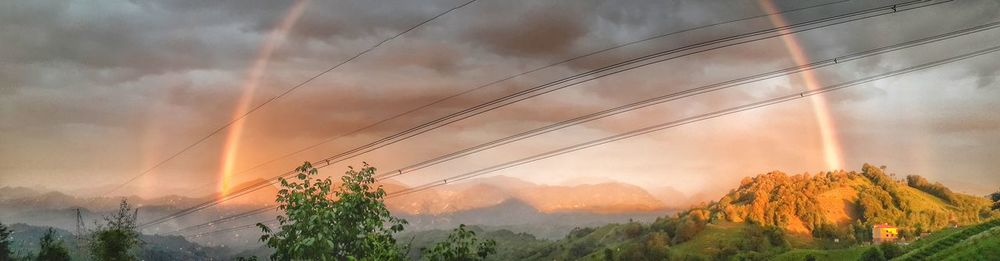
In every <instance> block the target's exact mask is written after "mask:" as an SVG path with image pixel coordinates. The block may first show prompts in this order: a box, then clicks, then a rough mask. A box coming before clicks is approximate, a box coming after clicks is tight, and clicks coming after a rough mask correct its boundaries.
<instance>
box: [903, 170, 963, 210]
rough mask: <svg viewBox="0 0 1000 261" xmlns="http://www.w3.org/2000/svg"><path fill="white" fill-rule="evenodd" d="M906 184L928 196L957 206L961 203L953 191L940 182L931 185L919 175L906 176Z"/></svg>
mask: <svg viewBox="0 0 1000 261" xmlns="http://www.w3.org/2000/svg"><path fill="white" fill-rule="evenodd" d="M906 184H907V185H909V186H910V187H912V188H915V189H919V190H920V191H923V192H927V194H931V195H934V196H936V197H939V198H941V199H943V200H945V201H948V202H949V203H952V204H956V203H960V202H959V201H958V198H957V197H956V196H955V193H954V192H951V189H948V187H945V186H944V185H942V184H941V183H940V182H935V183H933V184H931V183H930V182H928V181H927V179H925V178H924V177H921V176H918V175H909V176H906Z"/></svg>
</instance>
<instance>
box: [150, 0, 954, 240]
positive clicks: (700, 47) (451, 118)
mask: <svg viewBox="0 0 1000 261" xmlns="http://www.w3.org/2000/svg"><path fill="white" fill-rule="evenodd" d="M950 1H951V0H947V1H938V2H933V1H927V0H915V1H909V2H905V3H902V4H895V5H886V6H881V7H876V8H870V9H864V10H861V11H855V12H850V13H845V14H840V15H835V16H831V17H826V18H820V19H817V20H811V21H806V22H801V23H796V24H792V25H787V26H781V27H775V28H770V29H764V30H759V31H754V32H749V33H742V34H737V35H732V36H728V37H724V38H720V39H715V40H710V41H705V42H700V43H697V44H692V45H688V46H684V47H679V48H674V49H670V50H666V51H661V52H657V53H653V54H649V55H645V56H641V57H637V58H633V59H630V60H627V61H623V62H618V63H615V64H612V65H608V66H604V67H601V68H598V69H594V70H591V71H588V72H585V73H581V74H577V75H574V76H571V77H567V78H563V79H561V80H557V81H553V82H550V83H546V84H543V85H539V86H536V87H533V88H530V89H527V90H522V91H519V92H517V93H514V94H511V95H508V96H505V97H502V98H499V99H496V100H492V101H490V102H487V103H483V104H480V105H477V106H474V107H471V108H468V109H465V110H462V111H459V112H456V113H453V114H451V115H448V116H445V117H443V118H439V119H437V120H434V121H431V122H428V123H424V124H421V125H419V126H417V127H414V128H411V129H409V130H406V131H403V132H400V133H397V134H394V135H392V136H389V137H385V138H383V139H380V140H378V141H375V142H372V143H369V144H367V145H364V146H361V147H358V148H355V149H352V150H349V151H346V152H342V153H340V154H337V155H334V156H332V157H328V158H325V159H321V160H319V161H314V162H315V163H314V166H315V167H316V168H323V167H326V166H329V165H331V164H333V163H337V162H340V161H343V160H345V159H347V158H350V157H354V156H357V155H360V154H364V153H367V152H369V151H372V150H375V149H379V148H381V147H384V146H388V145H391V144H393V143H395V142H398V141H401V140H403V139H406V138H409V137H413V136H415V135H419V134H422V133H425V132H428V131H430V130H433V129H436V128H439V127H440V126H444V125H439V126H436V127H434V125H435V124H438V123H441V122H445V123H444V124H449V123H452V122H455V121H458V120H462V119H465V118H469V117H472V116H475V115H478V114H480V113H483V112H486V111H489V110H493V109H496V108H499V107H500V106H505V105H509V104H511V103H514V102H518V101H521V100H524V99H528V98H532V97H536V96H539V95H542V94H545V93H549V92H552V91H555V90H558V89H562V88H566V87H570V86H575V85H577V84H580V83H583V82H587V81H591V80H594V79H598V78H601V77H605V76H608V75H613V74H616V73H620V72H624V71H628V70H632V69H635V68H639V67H643V66H647V65H651V64H655V63H659V62H663V61H666V60H670V59H675V58H678V57H683V56H688V55H693V54H697V53H702V52H707V51H711V50H716V49H721V48H725V47H729V46H734V45H739V44H744V43H749V42H754V41H760V40H764V39H770V38H775V37H779V36H783V35H789V34H794V33H800V32H804V31H808V30H813V29H817V28H823V27H827V26H832V25H837V24H842V23H847V22H851V21H857V20H861V19H866V18H871V17H876V16H880V15H885V14H891V13H895V12H897V11H906V10H911V9H915V8H921V7H927V6H932V5H937V4H942V3H947V2H950ZM929 2H930V3H929ZM911 6H912V7H911ZM900 7H910V8H908V9H901V8H900ZM854 16H857V17H854ZM848 17H854V18H851V19H845V20H843V21H838V20H840V19H842V18H848ZM831 21H834V22H831ZM826 22H831V23H829V24H824V23H826ZM812 25H818V26H816V27H809V26H812ZM799 27H804V29H800V30H795V31H792V30H791V29H794V28H799ZM776 32H777V34H773V33H776ZM769 34H773V35H769ZM757 36H761V37H759V38H753V37H757ZM744 38H749V39H748V40H742V41H737V40H741V39H744ZM727 42H728V43H727ZM723 43H725V44H723ZM685 51H690V52H687V53H685ZM671 54H677V55H674V56H668V55H671ZM664 56H668V57H666V58H662V59H660V60H653V61H649V60H652V59H655V58H660V57H664ZM640 62H645V63H641V64H640ZM635 64H638V65H635ZM629 65H632V66H631V67H625V66H629ZM619 68H622V69H620V70H618V71H614V70H615V69H619ZM602 73H604V74H602ZM588 77H589V78H588ZM578 79H583V80H581V81H577V82H573V80H578ZM563 83H567V85H563V86H559V84H563ZM553 86H554V87H553ZM539 90H541V91H539ZM504 102H506V103H504ZM498 104H499V106H496V105H498ZM491 106H493V107H492V108H491ZM483 108H486V109H485V110H484V109H483ZM428 126H431V127H428ZM406 135H409V136H406ZM403 136H406V137H403ZM399 137H403V138H401V139H397V138H399ZM355 153H356V154H355ZM351 154H355V155H351ZM347 156H350V157H347ZM292 174H294V172H292V171H289V172H285V173H284V174H281V175H278V176H275V177H273V178H271V179H270V180H265V181H260V182H257V183H254V184H251V185H249V186H246V187H244V188H242V189H240V190H237V191H235V192H233V193H232V194H229V195H227V196H224V197H222V198H219V199H216V200H214V201H210V202H206V203H203V204H199V205H196V206H192V207H189V208H186V209H184V210H181V211H178V212H176V213H174V214H171V215H168V216H165V217H162V218H159V219H156V220H153V221H150V222H147V223H145V224H143V225H141V226H142V227H146V226H150V225H155V224H159V223H162V222H164V221H166V220H169V219H172V218H176V217H179V216H183V215H187V214H190V213H193V212H196V211H199V210H201V209H205V208H208V207H211V206H214V205H216V204H219V203H221V202H225V201H228V200H230V199H233V198H236V197H239V196H242V195H246V194H249V193H250V192H253V191H256V190H259V189H262V188H264V187H266V186H269V185H271V184H272V182H274V180H277V179H278V178H281V177H287V176H289V175H292Z"/></svg>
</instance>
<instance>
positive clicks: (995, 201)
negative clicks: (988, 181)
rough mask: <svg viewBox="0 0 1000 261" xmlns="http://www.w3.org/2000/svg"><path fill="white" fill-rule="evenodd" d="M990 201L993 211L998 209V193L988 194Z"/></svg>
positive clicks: (999, 205)
mask: <svg viewBox="0 0 1000 261" xmlns="http://www.w3.org/2000/svg"><path fill="white" fill-rule="evenodd" d="M990 199H992V200H993V209H994V210H996V209H1000V191H997V192H994V193H993V194H990Z"/></svg>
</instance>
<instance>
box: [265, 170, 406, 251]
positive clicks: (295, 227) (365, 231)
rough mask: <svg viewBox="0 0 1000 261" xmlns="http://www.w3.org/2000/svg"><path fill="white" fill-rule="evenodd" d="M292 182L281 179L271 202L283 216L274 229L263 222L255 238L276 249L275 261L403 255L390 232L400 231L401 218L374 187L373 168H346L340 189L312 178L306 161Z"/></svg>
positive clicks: (383, 191) (404, 222) (401, 226)
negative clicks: (279, 186) (396, 215)
mask: <svg viewBox="0 0 1000 261" xmlns="http://www.w3.org/2000/svg"><path fill="white" fill-rule="evenodd" d="M295 171H296V172H297V174H296V175H295V180H296V181H288V180H286V179H284V178H281V179H280V183H281V187H282V189H281V190H279V191H278V195H277V197H276V199H275V201H276V202H277V203H278V209H279V210H280V211H284V212H285V213H284V215H280V216H278V227H277V230H276V231H272V229H271V228H270V227H268V226H266V225H264V224H261V223H258V224H257V226H258V227H259V228H260V229H261V230H262V231H263V232H264V235H262V236H261V237H260V240H261V241H263V242H264V243H265V244H266V245H267V246H268V247H270V248H273V249H274V250H275V252H274V254H272V255H271V259H274V260H343V259H371V260H400V259H403V258H404V253H403V251H401V250H400V249H399V248H398V247H397V246H396V240H395V238H394V237H393V234H395V233H398V232H400V231H402V230H403V225H404V224H406V220H403V219H399V218H396V217H393V216H392V215H391V213H389V210H388V209H387V208H386V206H385V203H384V202H383V199H384V197H385V195H386V193H385V190H383V189H382V186H381V185H376V184H375V178H374V174H375V168H374V167H371V166H368V163H364V166H363V167H362V168H361V169H360V170H355V169H354V168H353V167H348V171H347V172H346V173H345V175H344V176H343V177H342V178H341V182H342V183H341V184H340V187H339V188H337V190H333V181H332V180H331V179H330V178H329V177H327V178H324V179H312V177H313V176H316V175H317V174H318V173H319V172H318V171H317V170H316V168H314V167H313V166H312V164H310V163H309V162H305V163H303V164H302V166H300V167H298V168H296V169H295Z"/></svg>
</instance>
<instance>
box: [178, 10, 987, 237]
mask: <svg viewBox="0 0 1000 261" xmlns="http://www.w3.org/2000/svg"><path fill="white" fill-rule="evenodd" d="M997 27H1000V21H995V22H991V23H987V24H983V25H979V26H974V27H970V28H965V29H961V30H957V31H952V32H948V33H944V34H939V35H935V36H930V37H925V38H921V39H916V40H911V41H907V42H903V43H898V44H893V45H890V46H884V47H880V48H876V49H871V50H866V51H861V52H855V53H851V54H847V55H841V56H838V57H836V58H830V59H825V60H821V61H816V62H812V63H809V64H806V65H801V66H794V67H789V68H785V69H780V70H775V71H771V72H767V73H761V74H756V75H752V76H747V77H742V78H738V79H734V80H729V81H725V82H720V83H716V84H710V85H705V86H701V87H697V88H692V89H687V90H684V91H681V92H676V93H671V94H667V95H663V96H659V97H655V98H651V99H647V100H643V101H640V102H635V103H631V104H628V105H624V106H619V107H616V108H612V109H608V110H604V111H601V112H597V113H593V114H589V115H585V116H581V117H577V118H574V119H570V120H566V121H563V122H559V123H556V124H552V125H548V126H545V127H541V128H537V129H534V130H531V131H527V132H522V133H519V134H516V135H512V136H508V137H506V138H502V139H498V140H494V141H491V142H487V143H483V144H480V145H477V146H473V147H470V148H467V149H464V150H460V151H457V152H455V153H451V154H447V155H443V156H441V157H437V158H434V159H431V160H427V161H423V162H420V163H416V164H412V165H409V166H407V167H404V168H400V169H397V170H393V171H389V172H386V174H388V175H380V176H381V177H377V178H378V179H380V180H381V179H388V178H394V177H396V176H399V175H402V174H405V173H408V172H412V171H416V170H419V169H422V168H425V167H428V166H431V165H434V164H438V163H441V162H444V161H448V160H451V159H454V158H457V157H460V156H463V155H468V154H471V153H475V152H478V151H481V150H484V149H488V148H492V147H496V146H500V145H503V144H507V143H510V142H513V141H516V140H521V139H524V138H527V137H531V136H536V135H540V134H543V133H548V132H551V131H555V130H558V129H561V128H564V127H567V126H570V125H576V124H581V123H584V122H587V121H592V120H596V119H599V118H603V117H608V116H611V115H617V114H620V113H624V112H627V111H631V110H635V109H639V108H644V107H647V106H652V105H655V104H660V103H663V102H667V101H672V100H676V99H680V98H683V97H690V96H693V95H697V94H702V93H706V92H711V91H717V90H721V89H725V88H730V87H734V86H737V85H744V84H749V83H753V82H759V81H764V80H768V79H773V78H777V77H783V76H787V75H791V74H794V73H799V72H803V71H807V70H816V69H819V68H823V67H826V66H830V65H834V64H838V63H843V62H848V61H853V60H857V59H861V58H866V57H871V56H875V55H879V54H884V53H888V52H893V51H897V50H902V49H906V48H912V47H915V46H920V45H926V44H930V43H935V42H940V41H943V40H947V39H953V38H956V37H960V36H965V35H969V34H973V33H978V32H982V31H986V30H991V29H995V28H997ZM404 170H406V171H405V172H404ZM272 209H273V208H272V207H263V208H260V209H257V210H255V211H257V212H255V213H263V212H266V211H268V210H272ZM242 217H243V216H232V217H226V218H222V219H219V220H213V221H210V222H206V223H204V224H200V225H195V226H191V227H187V228H184V229H181V230H179V231H186V230H191V229H198V228H202V227H206V226H211V225H214V224H217V223H219V222H222V221H228V220H233V219H238V218H242ZM179 231H175V232H179Z"/></svg>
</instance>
